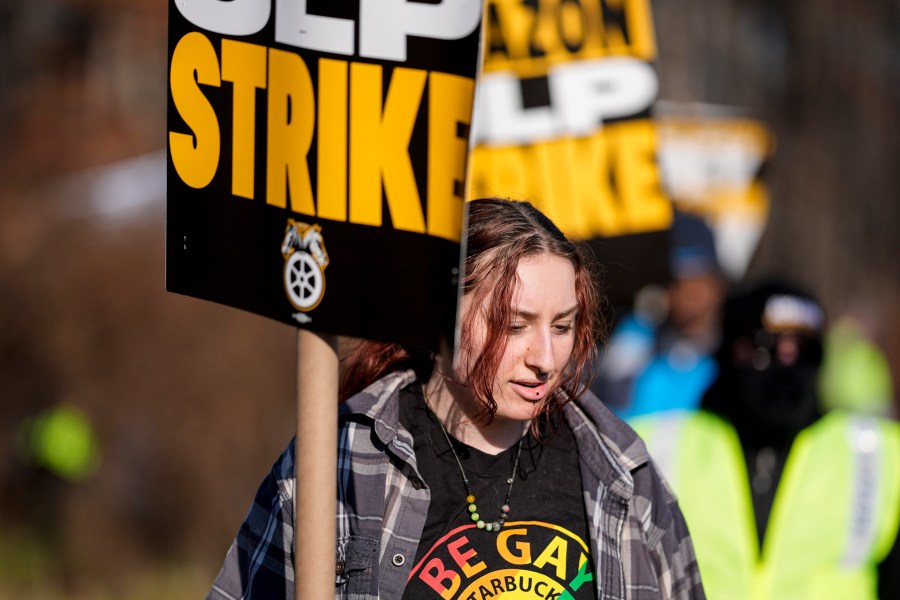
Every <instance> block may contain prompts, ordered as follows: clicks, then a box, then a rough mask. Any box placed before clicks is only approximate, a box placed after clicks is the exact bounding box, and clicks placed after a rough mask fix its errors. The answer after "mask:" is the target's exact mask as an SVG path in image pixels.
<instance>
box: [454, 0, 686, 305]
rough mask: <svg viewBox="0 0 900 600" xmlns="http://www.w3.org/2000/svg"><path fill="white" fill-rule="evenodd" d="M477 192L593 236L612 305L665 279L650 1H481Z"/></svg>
mask: <svg viewBox="0 0 900 600" xmlns="http://www.w3.org/2000/svg"><path fill="white" fill-rule="evenodd" d="M484 27H485V36H486V42H485V50H484V67H483V75H482V76H481V79H480V80H479V91H478V104H477V106H476V123H475V128H474V141H475V147H474V149H473V157H472V172H471V186H472V196H473V197H476V196H481V195H502V196H511V197H514V198H527V199H529V200H530V201H531V202H532V203H533V204H535V206H537V207H538V208H540V209H541V210H542V211H543V212H544V213H546V214H547V215H548V216H549V217H550V218H551V219H553V221H554V222H555V223H556V224H557V225H559V227H560V228H561V229H562V230H563V231H565V232H566V233H567V234H568V235H570V236H572V237H574V238H578V239H582V240H590V241H591V245H592V247H593V248H594V250H595V252H596V253H597V255H598V257H599V259H600V260H601V262H602V263H604V264H605V266H606V269H607V279H608V282H609V284H610V286H611V288H610V290H609V292H610V294H611V296H612V297H613V301H614V303H622V302H627V301H629V300H630V295H631V293H632V292H633V291H634V290H635V289H637V287H639V286H640V285H642V284H645V283H649V282H654V281H661V280H664V279H665V278H666V277H667V275H668V271H667V266H666V265H667V262H666V246H667V230H668V229H669V227H670V225H671V221H672V204H671V201H670V200H669V198H668V197H667V196H666V195H665V194H664V193H663V191H662V188H661V186H660V183H659V172H658V168H657V164H656V143H657V141H656V138H657V134H656V130H655V127H654V124H653V122H652V120H651V118H650V113H651V109H652V107H653V104H654V102H655V101H656V98H657V92H658V87H659V86H658V77H657V72H656V67H655V59H656V41H655V34H654V30H653V22H652V18H651V12H650V4H649V0H577V1H576V0H486V7H485V23H484Z"/></svg>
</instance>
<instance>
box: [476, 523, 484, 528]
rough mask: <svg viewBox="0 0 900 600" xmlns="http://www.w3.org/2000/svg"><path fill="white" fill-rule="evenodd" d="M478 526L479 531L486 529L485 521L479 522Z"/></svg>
mask: <svg viewBox="0 0 900 600" xmlns="http://www.w3.org/2000/svg"><path fill="white" fill-rule="evenodd" d="M476 525H477V526H478V529H484V521H478V523H476Z"/></svg>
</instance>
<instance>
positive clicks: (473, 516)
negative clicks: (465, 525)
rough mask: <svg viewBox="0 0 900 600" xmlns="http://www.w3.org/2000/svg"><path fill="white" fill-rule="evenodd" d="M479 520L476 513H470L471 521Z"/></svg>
mask: <svg viewBox="0 0 900 600" xmlns="http://www.w3.org/2000/svg"><path fill="white" fill-rule="evenodd" d="M480 518H481V517H480V516H478V513H472V520H473V521H477V520H478V519H480Z"/></svg>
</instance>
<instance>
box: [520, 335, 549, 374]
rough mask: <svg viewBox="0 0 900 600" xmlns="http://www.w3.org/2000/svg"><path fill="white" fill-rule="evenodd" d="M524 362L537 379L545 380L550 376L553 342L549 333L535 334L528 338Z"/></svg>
mask: <svg viewBox="0 0 900 600" xmlns="http://www.w3.org/2000/svg"><path fill="white" fill-rule="evenodd" d="M525 363H526V364H527V365H528V367H529V368H531V369H532V370H533V371H534V372H535V375H537V377H538V378H539V379H541V380H546V379H548V378H549V377H550V373H551V372H552V371H553V342H552V340H551V339H550V334H549V333H546V334H545V333H540V334H537V335H535V336H533V337H532V339H531V340H529V342H528V349H527V351H526V353H525Z"/></svg>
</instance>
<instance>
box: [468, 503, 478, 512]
mask: <svg viewBox="0 0 900 600" xmlns="http://www.w3.org/2000/svg"><path fill="white" fill-rule="evenodd" d="M476 510H478V507H477V506H475V505H474V504H470V505H469V512H475V511H476Z"/></svg>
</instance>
